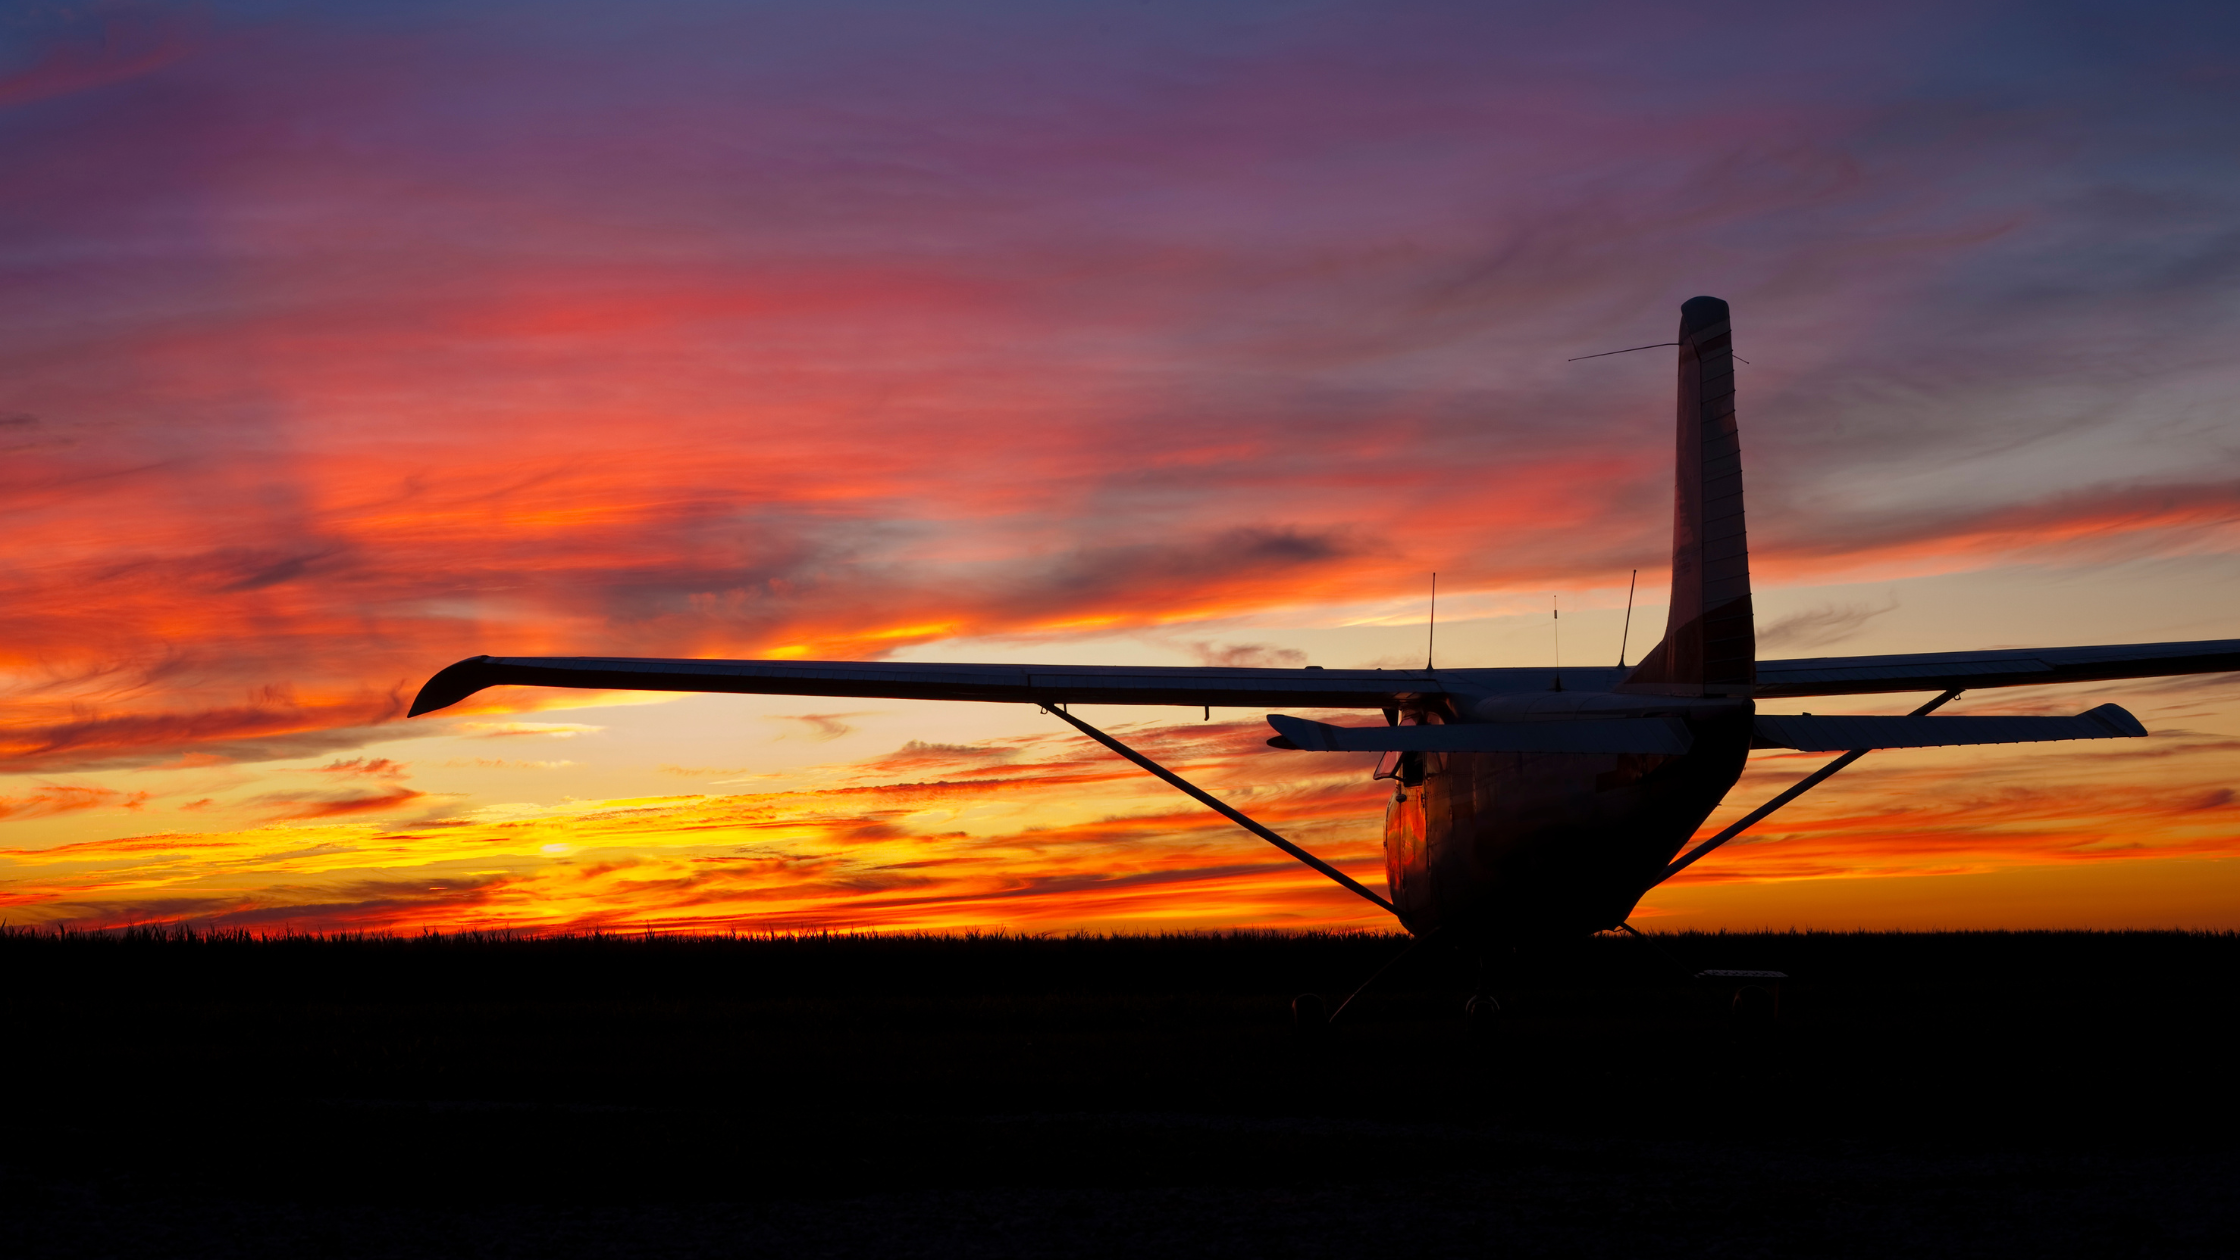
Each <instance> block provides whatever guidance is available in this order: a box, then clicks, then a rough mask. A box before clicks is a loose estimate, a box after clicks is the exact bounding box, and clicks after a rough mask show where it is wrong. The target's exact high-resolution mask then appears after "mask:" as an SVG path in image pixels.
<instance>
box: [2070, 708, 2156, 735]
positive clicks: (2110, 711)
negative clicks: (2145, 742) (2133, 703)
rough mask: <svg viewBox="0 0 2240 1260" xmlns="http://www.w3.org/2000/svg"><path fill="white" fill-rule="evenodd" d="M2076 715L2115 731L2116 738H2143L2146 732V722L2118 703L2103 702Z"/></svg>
mask: <svg viewBox="0 0 2240 1260" xmlns="http://www.w3.org/2000/svg"><path fill="white" fill-rule="evenodd" d="M2077 716H2078V717H2088V718H2091V719H2092V720H2093V721H2095V722H2098V723H2099V724H2100V725H2102V726H2105V727H2107V728H2108V729H2109V730H2111V731H2113V732H2115V734H2116V735H2117V737H2118V738H2126V739H2144V738H2145V737H2146V734H2147V727H2146V724H2145V723H2143V722H2141V721H2140V720H2139V719H2137V718H2135V717H2133V716H2131V710H2129V709H2126V708H2124V707H2123V706H2122V705H2120V704H2103V705H2101V706H2099V707H2098V708H2094V709H2086V710H2085V711H2084V712H2082V713H2080V714H2078V715H2077Z"/></svg>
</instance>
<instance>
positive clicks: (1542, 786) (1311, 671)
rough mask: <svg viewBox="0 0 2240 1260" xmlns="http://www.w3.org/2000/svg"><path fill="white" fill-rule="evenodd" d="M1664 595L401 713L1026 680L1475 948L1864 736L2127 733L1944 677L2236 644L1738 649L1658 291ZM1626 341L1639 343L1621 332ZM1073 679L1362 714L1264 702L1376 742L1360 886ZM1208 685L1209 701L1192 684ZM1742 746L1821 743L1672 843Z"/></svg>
mask: <svg viewBox="0 0 2240 1260" xmlns="http://www.w3.org/2000/svg"><path fill="white" fill-rule="evenodd" d="M1674 344H1677V345H1678V347H1679V377H1680V379H1679V424H1678V448H1679V449H1678V470H1677V475H1676V478H1675V491H1676V494H1675V509H1674V514H1673V527H1672V600H1671V611H1670V614H1669V616H1668V619H1667V621H1666V625H1665V634H1664V638H1663V640H1662V641H1661V642H1659V643H1658V644H1657V645H1656V646H1655V647H1654V648H1652V649H1650V651H1649V652H1648V654H1647V655H1646V656H1645V657H1643V658H1642V660H1641V661H1640V662H1639V663H1638V664H1636V665H1634V666H1632V667H1631V668H1628V667H1626V666H1625V665H1624V663H1623V659H1622V652H1623V649H1622V648H1621V661H1620V664H1619V665H1618V666H1617V667H1614V668H1610V667H1601V668H1586V669H1562V670H1557V669H1552V668H1551V669H1536V668H1514V669H1433V668H1430V666H1429V664H1428V662H1427V664H1426V667H1425V668H1424V669H1421V670H1409V669H1400V670H1392V669H1325V668H1322V667H1320V666H1315V665H1309V666H1306V667H1304V668H1297V669H1245V668H1225V667H1207V668H1185V667H1128V666H1095V665H944V664H917V663H898V662H881V661H752V660H745V661H736V660H656V659H647V658H635V657H588V656H564V657H523V656H476V657H470V658H468V659H467V660H463V661H460V662H459V663H458V664H456V665H452V666H450V667H448V668H446V669H444V670H443V671H441V672H440V673H438V674H436V675H435V676H434V677H433V678H431V679H429V680H428V683H427V685H426V686H425V687H423V688H421V690H420V694H419V696H418V697H417V698H415V699H414V701H413V703H412V714H413V715H414V716H417V715H419V714H422V713H430V712H433V711H435V710H437V709H442V708H445V707H447V706H449V705H453V704H457V703H458V702H459V701H461V700H464V699H466V698H467V697H468V696H470V695H473V694H474V693H475V692H478V691H480V690H482V689H483V688H485V687H493V686H500V685H514V686H530V687H586V688H597V689H601V690H629V691H719V692H742V693H750V694H761V695H796V696H847V697H852V698H861V699H874V698H875V699H888V700H976V701H983V702H1011V703H1026V704H1035V705H1040V706H1041V707H1042V708H1043V709H1045V710H1047V711H1048V712H1050V713H1051V714H1053V715H1054V716H1056V717H1058V718H1060V719H1062V720H1064V721H1066V722H1068V723H1070V724H1072V725H1073V726H1074V727H1076V728H1078V729H1079V730H1080V731H1081V732H1082V733H1083V734H1085V735H1087V736H1089V737H1090V738H1091V739H1094V740H1096V741H1097V742H1099V743H1101V744H1103V745H1104V746H1105V747H1107V748H1110V749H1111V750H1112V751H1114V752H1116V753H1118V754H1119V755H1121V756H1123V757H1125V758H1127V759H1128V760H1130V761H1132V762H1134V763H1135V764H1137V765H1138V766H1141V767H1142V768H1144V769H1145V770H1147V771H1149V772H1150V773H1152V774H1154V775H1156V776H1158V777H1159V778H1161V779H1163V780H1165V781H1166V782H1167V783H1169V784H1171V785H1173V786H1174V787H1176V788H1178V789H1180V790H1181V791H1183V792H1186V793H1188V794H1189V795H1191V796H1192V797H1194V798H1196V799H1197V800H1198V801H1200V802H1202V803H1204V804H1205V805H1207V806H1208V807H1210V808H1212V809H1214V810H1215V811H1217V812H1219V813H1221V814H1222V815H1224V816H1225V817H1227V818H1229V819H1230V820H1232V821H1234V822H1236V823H1237V824H1238V825H1240V826H1242V827H1244V828H1246V829H1247V830H1249V831H1251V832H1252V833H1253V834H1255V835H1257V836H1259V837H1260V838H1262V839H1263V840H1266V841H1268V842H1269V843H1271V844H1273V845H1275V846H1276V847H1278V848H1280V849H1282V850H1283V851H1284V852H1286V853H1289V854H1290V855H1292V856H1293V857H1295V858H1297V859H1299V860H1300V861H1302V862H1305V863H1306V864H1307V865H1309V866H1311V867H1313V868H1314V869H1315V870H1317V871H1319V872H1321V873H1322V874H1323V875H1325V876H1328V877H1329V878H1330V879H1332V880H1334V881H1336V882H1337V883H1339V884H1340V885H1342V886H1344V887H1345V888H1347V889H1348V890H1350V891H1352V892H1354V893H1356V894H1358V895H1359V896H1362V897H1364V898H1367V899H1368V900H1370V901H1372V902H1375V903H1376V904H1377V905H1379V906H1382V907H1383V908H1384V909H1386V910H1387V911H1390V912H1391V913H1392V914H1394V915H1395V916H1397V917H1398V918H1399V920H1400V922H1401V924H1402V925H1403V926H1405V927H1406V928H1407V929H1408V931H1409V932H1411V933H1413V934H1414V935H1415V936H1416V937H1417V938H1418V939H1419V940H1420V939H1423V938H1426V937H1430V936H1438V937H1440V938H1442V939H1443V940H1444V941H1446V942H1447V943H1449V944H1456V945H1462V946H1464V947H1465V948H1469V947H1471V946H1475V948H1477V949H1478V950H1480V951H1482V950H1484V949H1487V948H1492V947H1496V946H1502V945H1514V944H1518V943H1523V942H1527V941H1532V940H1544V939H1549V938H1565V937H1579V936H1585V935H1589V934H1592V933H1595V932H1599V931H1608V930H1613V929H1625V930H1627V931H1630V930H1631V928H1630V927H1629V926H1628V925H1627V924H1626V919H1627V917H1628V916H1629V915H1630V914H1631V913H1632V911H1633V908H1634V906H1635V904H1636V903H1637V902H1638V901H1639V900H1640V899H1641V897H1642V896H1643V894H1645V893H1647V892H1648V891H1649V890H1650V889H1651V888H1654V887H1655V886H1656V885H1658V884H1660V883H1662V882H1664V881H1665V880H1667V879H1670V878H1671V877H1672V876H1673V875H1675V874H1678V873H1679V872H1680V871H1682V870H1684V869H1686V868H1687V867H1688V866H1690V865H1691V864H1693V863H1694V862H1696V861H1697V860H1698V859H1700V858H1702V857H1703V856H1704V855H1705V854H1707V853H1709V852H1711V851H1712V850H1713V849H1716V848H1717V847H1719V846H1720V845H1722V844H1724V843H1726V842H1727V841H1728V840H1731V839H1733V838H1734V837H1735V836H1736V835H1738V834H1740V833H1741V832H1742V831H1743V830H1744V829H1745V828H1747V827H1749V826H1751V825H1753V824H1755V823H1756V822H1758V821H1759V820H1760V819H1762V818H1764V817H1765V816H1766V815H1768V814H1770V813H1772V812H1773V811H1774V810H1775V809H1778V808H1780V807H1781V806H1782V805H1784V804H1787V803H1788V802H1789V801H1792V800H1794V799H1796V798H1797V797H1798V796H1799V795H1802V794H1803V793H1804V792H1805V791H1807V790H1809V789H1810V788H1812V787H1814V786H1815V785H1817V784H1819V783H1821V782H1823V781H1825V780H1826V779H1827V778H1828V777H1829V776H1830V775H1832V774H1834V773H1836V772H1837V771H1839V770H1841V769H1843V768H1844V767H1845V766H1847V765H1850V764H1851V763H1852V762H1854V761H1856V760H1858V759H1859V758H1860V757H1862V756H1864V755H1866V753H1867V752H1868V751H1870V750H1873V749H1878V748H1929V747H1939V746H1946V745H1961V744H2007V743H2030V742H2038V741H2047V740H2070V739H2120V738H2141V737H2144V736H2145V735H2146V734H2147V731H2146V728H2145V727H2143V726H2141V725H2140V724H2139V721H2138V720H2137V719H2136V718H2134V717H2132V716H2131V714H2129V713H2127V712H2125V711H2124V710H2123V709H2122V708H2120V707H2118V706H2116V705H2113V704H2104V705H2101V706H2099V707H2098V708H2094V709H2090V710H2087V711H2085V712H2083V713H2079V714H2076V715H2074V716H2071V717H1951V716H1947V717H1933V716H1930V715H1931V714H1932V713H1933V712H1934V711H1935V710H1936V709H1938V708H1940V707H1942V706H1943V705H1945V704H1947V703H1948V702H1950V701H1951V700H1952V699H1953V698H1955V697H1957V696H1958V695H1960V693H1961V692H1962V691H1964V690H1974V689H1978V688H1986V687H2020V686H2043V685H2045V684H2049V683H2079V682H2100V681H2105V680H2109V679H2121V678H2150V677H2160V676H2165V675H2175V674H2203V673H2221V672H2226V671H2233V670H2240V639H2215V640H2205V641H2199V642H2190V643H2137V644H2123V645H2117V646H2108V647H2070V648H2042V649H2031V648H2024V649H2011V650H2000V651H1982V652H1931V653H1916V654H1908V655H1896V656H1837V657H1817V658H1812V659H1804V660H1773V661H1761V660H1759V659H1758V658H1757V639H1756V631H1755V628H1754V622H1753V619H1752V614H1751V607H1750V556H1749V548H1748V545H1747V538H1746V535H1745V532H1744V528H1743V510H1742V457H1741V443H1740V439H1739V436H1738V434H1737V431H1736V428H1735V408H1734V350H1733V337H1732V334H1731V330H1730V326H1729V323H1728V311H1727V304H1726V303H1725V302H1723V301H1721V300H1719V299H1718V298H1710V297H1698V298H1691V299H1689V300H1688V301H1687V302H1686V303H1685V304H1683V305H1682V306H1681V308H1680V335H1679V340H1678V341H1677V342H1676V343H1674ZM1643 348H1646V347H1643ZM1932 691H1933V692H1936V693H1938V694H1937V696H1936V698H1935V699H1933V700H1931V701H1929V702H1928V703H1926V704H1923V705H1921V706H1920V707H1918V708H1916V709H1914V710H1913V711H1912V712H1911V713H1909V714H1906V715H1904V716H1836V715H1828V716H1821V715H1814V714H1807V715H1802V716H1794V717H1776V716H1759V715H1758V714H1757V712H1756V702H1757V701H1758V700H1761V699H1773V698H1788V697H1796V696H1833V695H1863V694H1871V693H1885V692H1932ZM1077 704H1141V705H1181V706H1187V707H1190V708H1199V707H1201V706H1213V705H1220V706H1224V707H1247V706H1265V707H1268V708H1310V707H1311V708H1316V709H1334V708H1335V709H1360V710H1364V711H1367V712H1381V713H1382V715H1383V718H1384V724H1383V725H1382V726H1376V725H1370V726H1334V725H1330V724H1327V723H1323V722H1316V721H1310V720H1308V719H1305V718H1299V717H1290V716H1286V715H1283V714H1270V715H1269V717H1268V723H1269V725H1270V726H1272V727H1273V728H1274V729H1275V732H1276V737H1275V738H1273V739H1271V740H1269V741H1268V742H1269V743H1270V744H1272V745H1274V746H1275V747H1278V748H1286V749H1299V750H1303V751H1316V752H1377V753H1382V754H1384V756H1383V758H1382V759H1381V760H1380V762H1379V764H1378V767H1377V769H1376V770H1375V772H1374V774H1375V776H1376V777H1377V778H1380V779H1389V780H1392V781H1393V784H1394V792H1393V796H1392V799H1391V802H1390V803H1389V804H1388V805H1387V806H1386V808H1385V828H1384V850H1385V887H1386V893H1387V895H1386V896H1379V895H1378V894H1377V893H1375V892H1373V891H1371V890H1370V889H1369V888H1367V887H1365V886H1363V885H1362V884H1361V883H1360V882H1358V881H1356V880H1355V879H1353V878H1352V877H1351V876H1349V875H1347V874H1345V873H1344V872H1343V871H1340V870H1338V869H1337V868H1336V867H1333V866H1331V865H1330V864H1329V863H1327V862H1324V861H1323V860H1321V859H1320V858H1318V857H1315V856H1314V855H1313V854H1311V853H1308V852H1307V851H1306V850H1304V849H1301V848H1300V847H1299V846H1297V845H1295V844H1293V843H1292V842H1290V841H1289V840H1286V839H1284V838H1283V837H1282V836H1279V835H1277V834H1276V833H1275V832H1273V831H1271V830H1269V829H1268V828H1266V827H1263V826H1261V825H1260V824H1259V823H1257V822H1254V821H1253V820H1252V819H1250V818H1248V817H1246V816H1245V815H1243V814H1241V813H1239V812H1238V811H1236V810H1235V809H1233V808H1231V807H1230V806H1229V805H1227V804H1226V803H1224V802H1222V801H1221V800H1219V799H1217V798H1215V797H1214V796H1212V795H1210V794H1208V793H1206V792H1205V791H1203V790H1201V789H1199V788H1198V787H1197V786H1196V785H1194V784H1191V783H1189V782H1187V781H1186V780H1184V779H1182V778H1181V777H1179V776H1177V775H1176V774H1174V773H1173V772H1172V771H1170V770H1168V769H1167V768H1166V767H1164V766H1161V765H1159V764H1157V763H1156V762H1154V761H1152V760H1151V759H1150V758H1148V757H1146V756H1144V755H1143V754H1142V753H1141V752H1138V751H1137V750H1135V749H1133V748H1130V747H1128V746H1127V745H1126V744H1124V743H1122V742H1120V741H1119V740H1117V739H1114V738H1113V737H1112V736H1111V735H1109V734H1107V733H1105V732H1104V731H1101V730H1098V729H1097V728H1095V727H1093V726H1091V725H1090V724H1089V723H1087V722H1085V721H1083V720H1081V719H1080V718H1079V717H1077V716H1075V715H1074V714H1073V713H1071V712H1070V706H1072V705H1077ZM1209 711H1210V709H1209ZM1753 748H1793V749H1800V750H1805V751H1829V752H1841V753H1842V754H1843V755H1842V756H1840V757H1838V758H1836V759H1835V760H1833V761H1831V762H1829V763H1828V764H1827V765H1825V766H1823V767H1822V768H1821V769H1819V770H1818V771H1816V772H1814V773H1813V774H1811V775H1809V776H1807V777H1806V778H1805V779H1804V780H1802V781H1801V782H1799V783H1798V784H1796V785H1795V786H1794V787H1791V788H1790V789H1788V790H1787V791H1785V792H1782V793H1781V794H1780V795H1778V796H1776V797H1774V798H1773V799H1772V800H1771V801H1768V802H1767V803H1766V804H1765V805H1763V806H1761V807H1760V808H1758V809H1757V810H1754V811H1752V812H1751V813H1750V814H1749V815H1747V816H1745V817H1744V818H1743V819H1741V820H1740V821H1739V822H1737V823H1735V824H1734V825H1733V826H1731V827H1728V828H1726V829H1725V830H1723V831H1721V832H1719V833H1718V834H1717V835H1715V836H1712V837H1710V838H1709V839H1707V840H1705V841H1703V842H1702V843H1700V844H1698V845H1696V846H1695V847H1694V848H1692V849H1690V850H1688V852H1686V853H1685V854H1682V853H1681V848H1682V847H1683V846H1684V845H1686V844H1687V842H1688V841H1689V839H1690V838H1691V837H1693V836H1694V835H1695V833H1696V831H1697V829H1698V828H1699V827H1700V826H1701V825H1702V824H1703V821H1704V820H1705V819H1706V818H1708V817H1709V816H1710V815H1711V811H1712V810H1713V809H1714V808H1715V807H1716V806H1717V805H1718V804H1719V802H1720V800H1721V799H1722V798H1723V797H1725V796H1726V794H1727V792H1728V790H1729V789H1731V788H1732V787H1733V786H1734V785H1735V782H1736V781H1737V780H1738V779H1739V778H1740V777H1741V775H1742V769H1743V763H1744V762H1745V760H1746V759H1747V758H1748V756H1749V753H1750V750H1751V749H1753Z"/></svg>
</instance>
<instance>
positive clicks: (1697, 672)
mask: <svg viewBox="0 0 2240 1260" xmlns="http://www.w3.org/2000/svg"><path fill="white" fill-rule="evenodd" d="M1678 454H1679V458H1678V468H1677V471H1676V476H1675V486H1674V491H1675V493H1674V500H1673V515H1672V611H1671V613H1670V614H1669V615H1668V616H1667V618H1666V621H1665V632H1664V641H1663V642H1661V643H1659V644H1657V646H1656V647H1654V648H1652V649H1650V651H1649V654H1648V655H1647V656H1645V657H1643V658H1642V659H1641V664H1640V666H1639V667H1638V668H1636V669H1635V670H1634V671H1633V672H1632V674H1630V675H1628V676H1627V678H1626V684H1625V685H1626V686H1627V688H1628V689H1629V690H1641V691H1651V692H1659V693H1663V694H1668V695H1713V696H1716V695H1736V696H1747V695H1749V694H1751V691H1752V686H1753V684H1754V683H1755V682H1756V681H1757V672H1758V670H1757V657H1758V646H1757V631H1756V628H1755V622H1754V619H1753V618H1752V616H1751V611H1750V546H1749V538H1748V536H1747V534H1746V533H1745V532H1744V529H1743V520H1742V444H1741V439H1740V437H1739V435H1738V434H1737V433H1736V431H1735V423H1734V338H1733V335H1732V331H1731V329H1730V327H1729V325H1728V322H1727V304H1726V303H1725V302H1722V301H1720V300H1719V299H1718V298H1712V297H1698V298H1689V299H1688V300H1687V302H1685V303H1684V304H1682V305H1681V307H1680V415H1679V452H1678Z"/></svg>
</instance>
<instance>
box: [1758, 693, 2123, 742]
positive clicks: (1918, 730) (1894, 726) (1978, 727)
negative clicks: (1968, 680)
mask: <svg viewBox="0 0 2240 1260" xmlns="http://www.w3.org/2000/svg"><path fill="white" fill-rule="evenodd" d="M1753 731H1754V733H1755V734H1756V736H1757V739H1756V743H1757V746H1758V747H1760V748H1795V749H1799V750H1801V751H1804V752H1845V751H1848V750H1850V749H1854V748H1946V747H1951V746H1953V745H1957V744H2039V743H2045V742H2048V741H2051V740H2057V739H2123V738H2133V739H2136V738H2138V737H2140V736H2143V735H2145V734H2146V733H2147V728H2146V727H2144V726H2141V725H2139V719H2137V718H2135V717H2133V716H2131V715H2130V714H2129V713H2128V712H2125V711H2124V710H2123V709H2122V708H2121V707H2120V706H2117V705H2113V704H2103V705H2101V706H2100V707H2099V708H2097V709H2087V710H2086V711H2084V712H2083V713H2079V714H2077V715H2076V716H2075V717H1876V716H1865V715H1862V716H1857V717H1820V716H1816V715H1813V714H1805V715H1803V716H1800V717H1760V718H1758V719H1756V721H1755V723H1754V724H1753Z"/></svg>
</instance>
